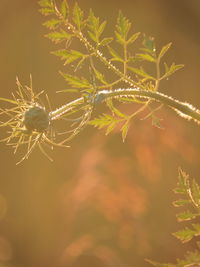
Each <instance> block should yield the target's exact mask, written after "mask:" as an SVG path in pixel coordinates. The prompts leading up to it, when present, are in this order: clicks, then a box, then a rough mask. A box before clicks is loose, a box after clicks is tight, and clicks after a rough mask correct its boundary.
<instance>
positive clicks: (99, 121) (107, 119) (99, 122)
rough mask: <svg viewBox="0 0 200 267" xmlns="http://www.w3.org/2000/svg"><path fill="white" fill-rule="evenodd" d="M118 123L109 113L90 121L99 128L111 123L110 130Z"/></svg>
mask: <svg viewBox="0 0 200 267" xmlns="http://www.w3.org/2000/svg"><path fill="white" fill-rule="evenodd" d="M116 123H117V120H116V119H115V118H114V117H112V116H111V115H109V114H102V115H100V116H99V117H98V118H95V119H94V120H91V121H90V122H89V124H90V125H93V126H94V127H97V128H98V129H101V128H103V127H107V126H109V125H111V126H110V128H109V130H108V132H110V130H111V129H113V128H114V127H115V125H116Z"/></svg>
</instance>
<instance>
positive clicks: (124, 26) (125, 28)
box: [115, 11, 131, 44]
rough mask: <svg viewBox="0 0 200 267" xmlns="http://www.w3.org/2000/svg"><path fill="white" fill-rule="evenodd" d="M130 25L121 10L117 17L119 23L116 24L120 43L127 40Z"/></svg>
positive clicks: (116, 33)
mask: <svg viewBox="0 0 200 267" xmlns="http://www.w3.org/2000/svg"><path fill="white" fill-rule="evenodd" d="M130 27H131V23H130V22H129V20H128V19H127V18H126V17H125V16H123V14H122V12H121V11H120V12H119V15H118V18H117V25H116V29H117V31H116V32H115V35H116V38H117V41H118V42H119V43H120V44H124V43H125V42H126V40H127V35H128V32H129V30H130Z"/></svg>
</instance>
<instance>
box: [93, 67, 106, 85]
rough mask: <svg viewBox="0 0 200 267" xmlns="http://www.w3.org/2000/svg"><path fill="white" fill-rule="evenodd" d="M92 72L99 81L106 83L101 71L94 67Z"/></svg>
mask: <svg viewBox="0 0 200 267" xmlns="http://www.w3.org/2000/svg"><path fill="white" fill-rule="evenodd" d="M94 73H95V76H96V78H97V79H98V80H99V81H100V82H101V83H103V84H107V82H106V80H105V77H104V75H103V74H102V73H101V72H99V71H98V70H97V69H96V68H94Z"/></svg>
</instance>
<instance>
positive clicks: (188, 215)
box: [176, 211, 198, 222]
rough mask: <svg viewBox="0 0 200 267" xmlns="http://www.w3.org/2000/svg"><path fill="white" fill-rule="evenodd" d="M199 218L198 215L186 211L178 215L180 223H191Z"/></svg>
mask: <svg viewBox="0 0 200 267" xmlns="http://www.w3.org/2000/svg"><path fill="white" fill-rule="evenodd" d="M197 216H198V214H195V213H192V212H190V211H184V212H181V213H179V214H177V215H176V217H177V219H178V221H179V222H182V221H190V220H192V219H195V218H196V217H197Z"/></svg>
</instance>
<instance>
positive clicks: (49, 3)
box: [38, 0, 53, 7]
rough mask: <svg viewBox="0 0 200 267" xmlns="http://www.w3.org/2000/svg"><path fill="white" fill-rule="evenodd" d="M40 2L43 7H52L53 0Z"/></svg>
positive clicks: (41, 0)
mask: <svg viewBox="0 0 200 267" xmlns="http://www.w3.org/2000/svg"><path fill="white" fill-rule="evenodd" d="M38 4H39V5H40V6H41V7H52V5H53V3H52V0H40V1H38Z"/></svg>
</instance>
